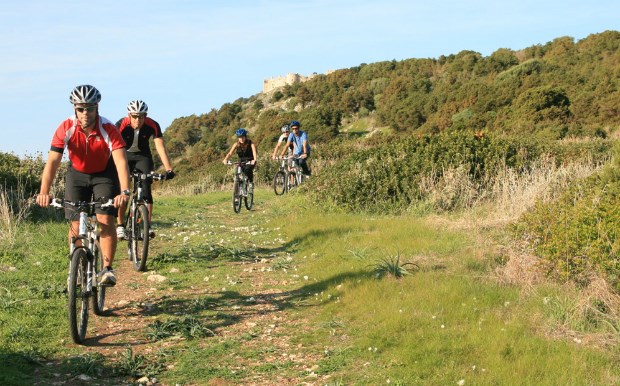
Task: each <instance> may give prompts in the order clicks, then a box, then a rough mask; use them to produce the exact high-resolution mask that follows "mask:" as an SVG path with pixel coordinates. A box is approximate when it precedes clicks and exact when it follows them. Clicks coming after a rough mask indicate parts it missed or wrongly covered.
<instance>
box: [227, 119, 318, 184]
mask: <svg viewBox="0 0 620 386" xmlns="http://www.w3.org/2000/svg"><path fill="white" fill-rule="evenodd" d="M300 127H301V123H299V121H291V123H290V124H285V125H284V126H282V128H281V132H282V134H281V135H280V138H278V141H277V143H276V146H275V148H274V149H273V154H272V156H271V158H272V159H274V160H275V159H278V157H280V158H282V157H284V155H285V153H286V154H287V156H288V157H289V159H290V160H291V162H295V163H297V164H298V165H299V167H301V170H302V173H303V174H304V175H306V176H307V177H309V176H310V174H311V171H310V168H309V167H308V157H309V156H310V143H309V142H308V135H307V134H306V132H304V131H301V130H300ZM291 131H292V133H291ZM235 135H236V136H237V141H236V142H235V143H234V144H233V145H232V147H231V148H230V150H229V151H228V153H227V154H226V156H225V157H224V159H223V160H222V162H223V163H224V164H227V163H228V160H229V159H230V157H232V155H233V154H234V153H235V152H236V153H237V156H238V157H239V162H240V163H241V164H242V166H241V168H242V170H243V172H244V173H245V175H246V176H247V177H248V181H249V183H250V185H249V192H253V189H254V168H255V167H256V162H257V161H258V153H257V150H256V144H255V143H254V142H252V140H251V139H249V138H248V131H247V130H246V129H244V128H240V129H238V130H237V131H236V132H235ZM282 145H284V146H282ZM280 146H282V150H281V153H280V154H279V155H278V150H279V149H280Z"/></svg>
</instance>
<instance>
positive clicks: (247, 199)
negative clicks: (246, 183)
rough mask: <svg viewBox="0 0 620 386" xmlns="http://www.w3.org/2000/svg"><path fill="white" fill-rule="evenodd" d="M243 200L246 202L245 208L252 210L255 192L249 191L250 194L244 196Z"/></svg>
mask: <svg viewBox="0 0 620 386" xmlns="http://www.w3.org/2000/svg"><path fill="white" fill-rule="evenodd" d="M243 201H244V202H245V209H247V210H251V209H252V205H254V192H252V193H250V192H248V195H247V196H246V197H244V198H243Z"/></svg>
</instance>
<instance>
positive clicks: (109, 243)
mask: <svg viewBox="0 0 620 386" xmlns="http://www.w3.org/2000/svg"><path fill="white" fill-rule="evenodd" d="M69 100H70V101H71V104H73V109H74V113H75V115H73V116H71V117H69V118H68V119H66V120H64V121H63V122H62V123H61V124H60V125H59V126H58V128H57V129H56V132H55V133H54V136H53V137H52V144H51V148H50V151H49V153H48V157H47V162H46V163H45V168H44V169H43V174H42V175H41V188H40V190H39V194H38V195H37V199H36V201H37V204H39V205H40V206H42V207H47V206H48V205H49V203H50V200H51V197H50V187H51V185H52V182H53V181H54V178H55V177H56V173H57V171H58V167H59V166H60V162H61V160H62V155H63V152H64V149H65V148H66V149H68V153H69V167H68V169H67V174H66V176H65V199H66V200H69V201H90V200H91V199H92V197H93V196H94V198H95V200H99V199H101V198H102V197H113V198H114V206H115V207H120V206H121V205H122V204H126V203H127V200H128V198H129V169H128V167H127V158H126V156H125V142H123V138H122V137H121V134H120V132H119V131H118V128H117V127H116V126H114V124H113V123H112V122H110V121H109V120H107V119H106V118H104V117H102V116H100V115H99V101H101V94H100V93H99V91H98V90H97V89H96V88H95V87H93V86H91V85H80V86H77V87H75V88H74V89H73V90H72V91H71V94H70V96H69ZM116 211H117V209H116V208H106V209H101V208H97V209H96V215H97V221H98V222H99V223H100V224H101V252H102V254H103V265H104V269H103V270H102V271H101V272H99V273H98V275H99V276H100V283H101V284H107V285H115V284H116V277H115V275H114V270H113V269H112V262H113V261H114V254H115V253H116V244H117V238H116V233H115V232H114V217H115V216H116ZM73 215H74V213H73V211H72V210H69V209H67V210H65V217H66V218H67V219H68V220H71V228H70V230H69V239H71V235H72V234H77V233H78V225H79V221H78V220H76V219H75V216H73Z"/></svg>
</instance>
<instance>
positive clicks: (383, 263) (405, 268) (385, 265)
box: [373, 251, 420, 279]
mask: <svg viewBox="0 0 620 386" xmlns="http://www.w3.org/2000/svg"><path fill="white" fill-rule="evenodd" d="M418 269H420V266H419V265H418V264H416V263H413V262H404V263H401V261H400V251H399V252H397V253H396V255H395V256H390V257H384V258H383V259H381V260H380V261H379V262H378V263H377V264H376V265H375V267H374V270H373V272H374V274H375V277H376V278H377V279H381V278H383V277H385V276H391V277H394V278H396V279H400V278H402V277H403V276H406V275H410V274H411V271H412V270H416V271H417V270H418Z"/></svg>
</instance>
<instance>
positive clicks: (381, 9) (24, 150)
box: [0, 0, 620, 158]
mask: <svg viewBox="0 0 620 386" xmlns="http://www.w3.org/2000/svg"><path fill="white" fill-rule="evenodd" d="M606 30H615V31H619V30H620V1H618V0H590V1H587V2H586V1H583V0H578V1H577V0H561V1H560V0H553V1H545V0H518V1H513V0H505V1H502V0H468V1H462V0H436V1H428V0H381V1H376V0H373V1H370V0H299V1H296V0H288V1H285V0H254V1H250V0H240V1H236V0H226V1H220V0H204V1H203V0H175V1H173V0H148V1H147V0H129V1H128V0H122V1H119V0H106V1H101V2H94V1H93V2H84V1H69V0H54V1H48V0H21V1H8V0H6V1H2V2H1V3H0V37H1V38H0V52H1V53H2V56H1V59H0V117H1V119H2V123H0V132H1V133H2V140H0V152H5V153H13V154H15V155H18V156H20V157H24V156H26V157H30V156H37V155H39V154H41V155H42V156H43V158H47V152H48V151H49V147H50V142H51V138H52V134H53V132H54V131H55V129H56V127H58V125H59V124H60V122H61V121H63V120H64V119H66V118H67V117H69V116H70V115H72V114H73V110H72V106H71V104H70V103H69V93H70V92H71V90H72V89H73V88H74V87H75V86H77V85H80V84H91V85H94V86H95V87H97V89H99V91H100V92H101V94H102V100H101V103H100V107H99V111H100V114H101V115H102V116H104V117H106V118H108V119H110V120H111V121H113V122H116V121H117V120H118V119H120V118H121V117H123V116H124V115H125V114H126V113H127V110H126V107H127V104H128V102H129V101H131V100H134V99H141V100H143V101H145V102H146V103H147V104H148V106H149V116H150V117H151V118H153V119H155V120H156V121H157V122H159V124H160V125H161V127H162V128H163V129H164V130H165V128H167V127H168V126H169V125H170V124H171V123H172V121H173V120H174V119H175V118H179V117H184V116H190V115H192V114H196V115H200V114H203V113H207V112H209V111H210V110H211V109H219V108H220V107H221V106H222V105H223V104H224V103H228V102H233V101H235V100H236V99H238V98H249V97H251V96H252V95H255V94H258V93H260V92H262V87H263V80H264V79H268V78H271V77H277V76H283V75H286V74H287V73H298V74H301V75H309V74H312V73H314V72H316V73H325V72H326V71H328V70H336V69H341V68H349V67H354V66H358V65H360V64H361V63H374V62H380V61H385V60H404V59H411V58H438V57H439V56H441V55H450V54H457V53H458V52H460V51H463V50H472V51H476V52H479V53H481V54H482V55H484V56H488V55H490V54H492V53H493V52H494V51H496V50H497V49H499V48H509V49H512V50H519V49H523V48H526V47H530V46H533V45H537V44H546V43H547V42H550V41H552V40H554V39H556V38H558V37H564V36H570V37H572V38H574V39H575V41H579V40H581V39H583V38H586V37H587V36H589V35H591V34H596V33H600V32H603V31H606ZM164 139H165V131H164Z"/></svg>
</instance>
